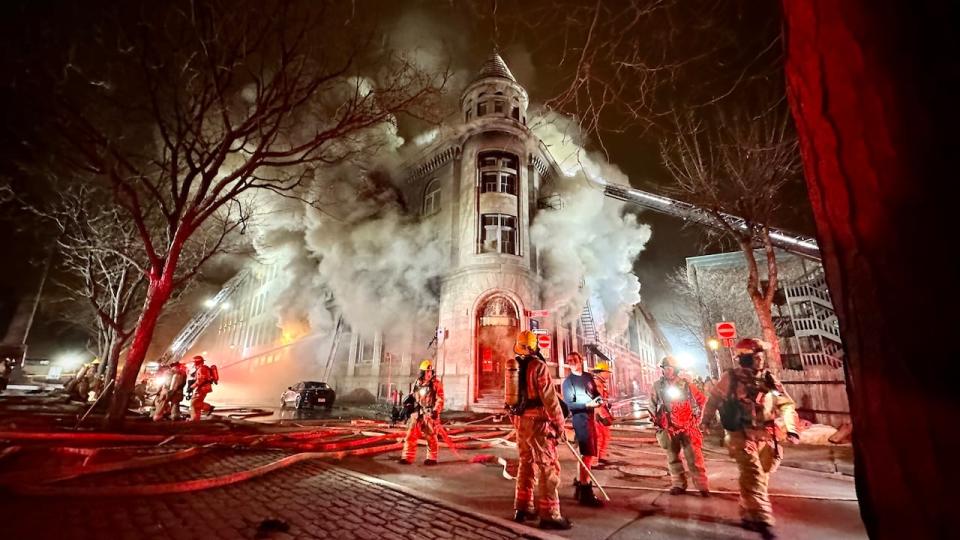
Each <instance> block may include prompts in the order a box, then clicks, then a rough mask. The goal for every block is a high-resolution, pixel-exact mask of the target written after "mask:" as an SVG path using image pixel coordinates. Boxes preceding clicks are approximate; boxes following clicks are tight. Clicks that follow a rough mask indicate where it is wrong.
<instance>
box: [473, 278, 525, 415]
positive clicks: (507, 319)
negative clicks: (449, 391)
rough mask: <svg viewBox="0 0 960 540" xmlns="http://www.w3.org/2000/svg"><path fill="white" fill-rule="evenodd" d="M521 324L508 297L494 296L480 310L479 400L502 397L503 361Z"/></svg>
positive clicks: (478, 323)
mask: <svg viewBox="0 0 960 540" xmlns="http://www.w3.org/2000/svg"><path fill="white" fill-rule="evenodd" d="M519 327H520V319H519V317H518V316H517V308H516V306H515V305H514V304H513V302H512V301H510V299H508V298H506V297H505V296H499V295H497V296H492V297H490V299H488V300H487V301H486V303H484V304H483V306H481V308H480V309H478V310H477V356H476V358H477V396H476V400H477V401H480V400H485V401H486V400H496V399H501V398H502V396H503V364H504V361H505V360H506V359H507V358H508V357H509V356H511V355H513V344H514V341H515V340H516V337H517V329H518V328H519Z"/></svg>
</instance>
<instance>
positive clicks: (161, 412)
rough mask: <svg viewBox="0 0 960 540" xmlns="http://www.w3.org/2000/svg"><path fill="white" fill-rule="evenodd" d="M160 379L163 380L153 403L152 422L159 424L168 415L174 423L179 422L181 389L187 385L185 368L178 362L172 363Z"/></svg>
mask: <svg viewBox="0 0 960 540" xmlns="http://www.w3.org/2000/svg"><path fill="white" fill-rule="evenodd" d="M162 377H164V380H163V381H162V384H161V385H160V390H159V391H158V392H157V398H156V400H155V402H154V403H155V407H154V411H153V420H154V422H159V421H160V420H163V419H164V418H166V417H167V416H168V415H169V416H170V417H171V419H173V420H174V421H176V420H180V402H181V401H183V388H184V386H186V383H187V367H186V366H185V365H183V364H182V363H180V362H173V363H172V364H170V366H169V368H168V369H167V370H165V372H164V374H163V375H162Z"/></svg>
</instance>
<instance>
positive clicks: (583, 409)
mask: <svg viewBox="0 0 960 540" xmlns="http://www.w3.org/2000/svg"><path fill="white" fill-rule="evenodd" d="M567 365H568V366H569V367H570V374H569V375H567V378H566V379H564V380H563V401H564V402H565V403H566V404H567V408H568V409H569V410H570V414H571V415H572V421H573V432H574V434H575V436H576V439H577V447H578V449H579V450H580V457H581V459H582V460H583V464H582V465H580V467H579V469H578V470H579V475H578V478H577V479H576V480H574V481H573V485H574V495H573V496H574V498H575V499H577V501H578V502H579V503H580V504H582V505H584V506H593V507H599V506H603V501H601V500H600V499H598V498H597V496H596V494H594V492H593V482H592V481H591V480H590V467H591V465H593V459H594V458H595V457H597V421H596V417H595V415H594V409H596V408H597V407H599V406H600V404H601V401H602V400H601V397H600V389H599V388H598V387H597V383H596V380H595V378H594V376H593V375H591V374H589V373H584V372H583V357H582V356H580V353H578V352H576V351H574V352H571V353H570V354H568V355H567Z"/></svg>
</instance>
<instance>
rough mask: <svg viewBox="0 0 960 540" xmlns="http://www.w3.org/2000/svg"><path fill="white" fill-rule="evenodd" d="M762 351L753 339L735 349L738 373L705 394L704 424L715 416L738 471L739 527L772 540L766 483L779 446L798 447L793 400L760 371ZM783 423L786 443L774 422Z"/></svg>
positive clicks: (728, 374)
mask: <svg viewBox="0 0 960 540" xmlns="http://www.w3.org/2000/svg"><path fill="white" fill-rule="evenodd" d="M767 349H768V346H767V345H766V344H765V343H764V342H762V341H760V340H758V339H744V340H741V341H740V343H738V344H737V347H736V352H737V362H738V363H739V367H736V368H733V369H729V370H727V371H726V372H724V374H723V375H722V376H721V377H720V381H719V382H717V384H716V385H715V386H714V387H713V388H712V389H711V391H710V399H709V401H708V402H707V407H706V411H705V413H704V419H705V421H706V422H707V423H711V422H712V419H713V418H714V416H715V413H716V411H717V410H718V409H719V411H720V421H721V423H722V424H723V429H724V430H725V431H726V437H725V442H726V445H727V450H728V451H729V452H730V456H731V457H732V458H733V459H734V460H735V461H736V462H737V468H738V469H739V470H740V517H741V518H742V520H743V522H742V523H743V527H744V528H745V529H748V530H751V531H757V532H760V533H761V534H764V535H765V536H767V537H771V536H772V534H773V533H772V531H771V528H772V527H773V524H774V519H773V508H772V507H771V506H770V496H769V495H768V493H767V483H768V482H769V479H770V474H771V473H773V472H774V471H775V470H776V469H777V466H779V464H780V460H781V459H783V447H782V446H781V442H782V441H783V440H786V441H789V442H791V443H794V444H795V443H796V442H799V440H800V436H799V435H798V434H797V429H796V419H795V416H796V411H795V409H794V402H793V399H791V398H790V396H789V395H787V393H786V392H785V391H784V389H783V385H782V384H780V381H778V380H777V379H776V377H774V376H773V374H772V373H770V371H768V370H766V369H765V368H764V360H765V355H766V351H767ZM777 417H782V418H783V425H784V427H785V431H786V437H783V436H782V435H783V433H782V432H780V430H779V429H778V428H777V426H776V423H775V420H776V419H777Z"/></svg>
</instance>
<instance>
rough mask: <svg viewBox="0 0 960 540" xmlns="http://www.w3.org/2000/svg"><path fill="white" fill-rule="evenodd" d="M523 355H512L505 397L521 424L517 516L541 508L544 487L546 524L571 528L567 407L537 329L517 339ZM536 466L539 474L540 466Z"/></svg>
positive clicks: (517, 518) (518, 350)
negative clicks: (566, 490)
mask: <svg viewBox="0 0 960 540" xmlns="http://www.w3.org/2000/svg"><path fill="white" fill-rule="evenodd" d="M514 352H516V353H517V355H518V356H517V357H516V358H514V359H508V360H507V361H506V369H505V370H504V398H505V402H506V406H507V409H508V410H509V411H510V419H511V421H512V422H513V425H514V427H515V428H516V430H517V450H518V451H519V454H520V463H519V468H518V470H517V484H516V491H515V496H514V510H515V511H516V512H515V514H514V518H513V519H514V521H516V522H518V523H523V522H524V521H526V520H528V519H532V518H533V517H534V515H536V513H537V509H535V508H534V497H533V492H534V491H533V490H534V485H535V484H536V485H537V488H538V492H539V496H538V498H539V508H538V510H539V514H540V528H541V529H569V528H570V527H571V524H570V521H569V520H568V519H566V518H564V517H563V516H562V515H561V514H560V496H559V494H558V493H557V488H558V487H559V486H560V456H559V455H558V454H557V438H558V437H563V436H565V435H564V431H563V411H562V409H561V408H560V399H559V398H558V397H557V391H556V389H555V388H554V386H553V379H552V378H551V377H550V372H549V371H548V369H547V364H546V362H544V360H543V358H542V357H541V356H540V351H539V347H538V344H537V335H536V334H534V333H533V332H530V331H529V330H524V331H522V332H520V334H519V335H518V336H517V342H516V344H515V345H514ZM535 468H536V474H534V469H535Z"/></svg>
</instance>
